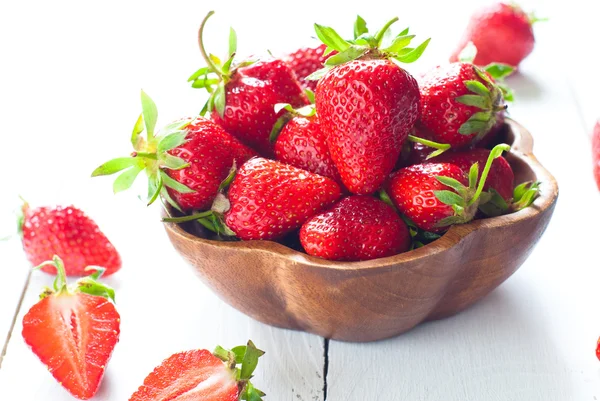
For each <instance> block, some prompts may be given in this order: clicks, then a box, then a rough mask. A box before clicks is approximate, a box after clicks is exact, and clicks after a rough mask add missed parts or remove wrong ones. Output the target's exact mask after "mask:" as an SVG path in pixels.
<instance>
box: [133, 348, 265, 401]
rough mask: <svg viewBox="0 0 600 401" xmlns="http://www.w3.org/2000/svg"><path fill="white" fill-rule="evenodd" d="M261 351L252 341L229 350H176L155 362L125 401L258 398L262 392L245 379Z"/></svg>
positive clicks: (256, 399)
mask: <svg viewBox="0 0 600 401" xmlns="http://www.w3.org/2000/svg"><path fill="white" fill-rule="evenodd" d="M263 354H264V352H263V351H261V350H259V349H257V348H256V347H255V346H254V344H253V343H252V341H249V342H248V345H247V346H240V347H235V348H234V349H233V350H231V351H229V350H226V349H224V348H222V347H217V349H216V350H215V352H214V354H213V353H211V352H210V351H208V350H205V349H199V350H192V351H186V352H179V353H177V354H174V355H171V356H170V357H169V358H167V359H165V360H164V361H163V362H162V363H161V364H160V365H159V366H157V367H156V368H155V369H154V371H153V372H152V373H150V374H149V375H148V376H147V377H146V379H144V384H143V385H142V386H140V388H139V389H138V390H137V391H136V392H135V393H134V394H133V395H132V396H131V398H129V401H175V400H181V401H183V400H188V401H194V400H197V401H201V400H206V401H238V400H240V399H243V400H254V401H260V400H262V398H261V397H262V396H264V395H265V394H264V393H263V392H262V391H260V390H258V389H256V388H255V387H254V386H253V385H252V383H250V381H249V379H250V378H251V377H252V373H253V372H254V370H255V369H256V365H257V364H258V358H260V357H261V356H262V355H263ZM237 365H241V366H240V368H237V367H236V366H237Z"/></svg>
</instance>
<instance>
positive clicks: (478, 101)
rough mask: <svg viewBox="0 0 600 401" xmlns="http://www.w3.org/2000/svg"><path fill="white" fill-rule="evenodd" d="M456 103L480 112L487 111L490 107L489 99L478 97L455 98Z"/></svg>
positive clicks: (464, 96)
mask: <svg viewBox="0 0 600 401" xmlns="http://www.w3.org/2000/svg"><path fill="white" fill-rule="evenodd" d="M456 101H457V102H459V103H462V104H465V105H467V106H473V107H478V108H480V109H482V110H485V109H489V108H491V107H492V104H491V101H490V98H489V97H484V96H480V95H463V96H459V97H457V98H456Z"/></svg>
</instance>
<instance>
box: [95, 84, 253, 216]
mask: <svg viewBox="0 0 600 401" xmlns="http://www.w3.org/2000/svg"><path fill="white" fill-rule="evenodd" d="M142 110H143V111H142V115H141V116H140V118H139V119H138V122H137V124H136V126H135V128H134V137H133V139H132V144H133V147H134V149H135V150H134V152H133V153H132V154H131V155H130V157H121V158H117V159H113V160H110V161H108V162H106V163H104V164H103V165H101V166H100V167H98V168H97V169H96V170H95V171H94V172H93V173H92V176H100V175H109V174H114V173H117V172H120V171H123V170H124V172H122V173H121V175H119V177H117V179H116V180H115V183H114V187H113V188H114V191H115V192H119V191H122V190H125V189H127V188H129V187H130V186H131V185H132V184H133V181H134V180H135V178H136V176H137V175H138V174H139V173H140V172H141V171H142V170H146V174H147V176H148V204H151V203H153V202H154V201H155V200H156V198H157V197H158V196H159V195H162V197H163V198H164V199H165V200H166V201H167V202H169V203H170V204H171V205H172V206H173V207H174V208H176V209H178V210H180V211H192V210H205V209H210V207H211V205H212V202H213V201H214V199H215V197H216V196H217V192H218V191H219V187H220V186H221V183H222V182H223V181H224V180H225V179H226V178H227V176H228V175H229V173H230V170H231V169H232V168H234V167H235V166H239V165H241V164H243V163H244V162H245V161H246V160H248V159H249V158H251V157H253V156H255V155H256V153H255V152H254V151H253V150H252V149H250V148H248V147H246V146H245V145H243V144H242V143H241V142H239V141H238V140H237V139H235V138H234V137H233V136H231V135H229V134H228V133H227V132H225V131H224V130H223V128H221V127H220V126H219V125H217V124H215V123H214V122H212V121H210V120H207V119H206V118H203V117H197V118H195V119H193V118H184V119H181V120H179V121H176V122H174V123H172V124H170V125H168V126H167V127H165V128H164V129H163V130H162V131H161V132H159V133H158V135H154V128H155V126H156V120H157V111H156V105H155V104H154V102H153V101H152V99H150V97H149V96H148V95H146V94H145V93H144V92H142ZM144 127H145V128H146V131H147V138H143V137H142V136H141V135H140V134H141V133H142V130H143V129H144Z"/></svg>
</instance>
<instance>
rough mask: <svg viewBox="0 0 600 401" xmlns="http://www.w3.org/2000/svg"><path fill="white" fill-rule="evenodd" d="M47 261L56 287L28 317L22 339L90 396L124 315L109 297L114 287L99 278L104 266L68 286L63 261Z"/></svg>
mask: <svg viewBox="0 0 600 401" xmlns="http://www.w3.org/2000/svg"><path fill="white" fill-rule="evenodd" d="M45 265H52V266H53V269H56V271H57V276H56V279H55V280H54V288H53V289H49V288H47V289H46V290H45V291H44V292H43V293H42V295H41V298H42V299H41V300H40V301H39V302H38V303H37V304H35V305H34V306H33V307H32V308H31V309H30V310H29V311H28V312H27V313H26V314H25V316H24V317H23V333H22V334H23V339H24V340H25V342H26V343H27V345H28V346H30V347H31V350H32V351H33V353H34V354H36V355H37V356H38V358H40V360H41V361H42V362H43V363H44V364H45V365H46V366H47V367H48V371H49V372H50V373H51V374H52V376H54V378H55V379H56V381H58V382H59V383H60V384H61V385H62V386H63V387H64V388H65V389H67V390H68V391H69V392H70V393H71V394H72V395H73V396H75V397H77V398H79V399H82V400H87V399H90V398H92V397H93V396H94V394H96V392H97V391H98V388H99V386H100V382H101V381H102V377H103V376H104V370H105V369H106V365H107V364H108V361H109V360H110V357H111V355H112V352H113V349H114V348H115V345H116V344H117V342H118V341H119V333H120V321H121V320H120V317H119V313H118V312H117V310H116V309H115V306H114V304H113V303H111V302H110V301H109V300H108V299H111V300H113V301H114V291H113V290H112V289H111V288H109V287H107V286H105V285H103V284H101V283H99V282H98V281H97V280H98V278H99V277H100V276H101V275H102V273H103V270H102V269H100V270H98V271H96V273H94V274H92V275H91V276H89V277H86V278H83V279H81V280H79V281H78V282H77V286H76V287H75V288H72V289H68V288H67V282H66V275H65V269H64V267H63V263H62V260H61V259H60V258H59V257H57V256H55V257H54V260H53V261H52V262H46V263H44V264H42V266H45ZM107 298H108V299H107Z"/></svg>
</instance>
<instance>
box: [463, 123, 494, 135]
mask: <svg viewBox="0 0 600 401" xmlns="http://www.w3.org/2000/svg"><path fill="white" fill-rule="evenodd" d="M487 127H488V123H487V122H484V121H477V120H474V121H471V120H469V121H467V122H466V123H464V124H463V125H461V126H460V128H459V129H458V133H459V134H461V135H472V134H475V133H478V132H482V131H484V130H485V129H487Z"/></svg>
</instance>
